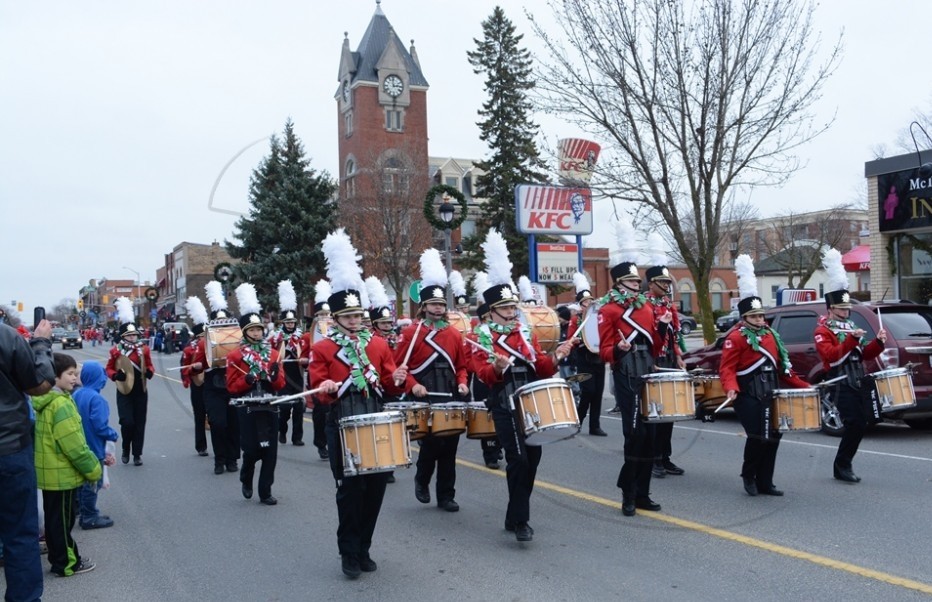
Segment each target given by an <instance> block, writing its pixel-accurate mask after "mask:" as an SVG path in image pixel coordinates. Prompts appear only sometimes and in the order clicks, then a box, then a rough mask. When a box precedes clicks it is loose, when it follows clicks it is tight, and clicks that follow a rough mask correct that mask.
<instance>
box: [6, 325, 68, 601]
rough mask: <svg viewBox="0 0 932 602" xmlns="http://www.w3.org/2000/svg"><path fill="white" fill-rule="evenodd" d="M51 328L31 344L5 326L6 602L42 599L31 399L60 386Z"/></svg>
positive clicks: (38, 329) (41, 330) (44, 329)
mask: <svg viewBox="0 0 932 602" xmlns="http://www.w3.org/2000/svg"><path fill="white" fill-rule="evenodd" d="M51 334H52V325H51V324H49V322H48V321H47V320H42V321H41V322H40V323H39V324H38V325H37V326H36V329H35V332H34V333H33V337H32V339H31V340H30V341H29V342H28V343H27V342H26V340H25V339H24V338H23V337H22V336H20V334H19V333H18V332H17V331H16V330H15V329H13V328H11V327H10V326H7V325H6V324H2V325H0V491H3V495H2V496H0V541H2V542H3V555H4V567H3V570H4V574H5V577H6V599H7V600H39V599H40V598H41V597H42V578H43V577H42V561H41V559H40V556H39V511H38V502H37V495H36V466H35V451H34V449H33V437H32V433H33V426H32V421H31V420H30V419H29V404H28V402H27V398H26V394H27V393H28V394H30V395H41V394H43V393H47V392H48V391H49V390H50V389H51V387H52V384H53V383H54V382H55V371H54V369H53V368H52V343H51V341H50V339H49V337H50V336H51Z"/></svg>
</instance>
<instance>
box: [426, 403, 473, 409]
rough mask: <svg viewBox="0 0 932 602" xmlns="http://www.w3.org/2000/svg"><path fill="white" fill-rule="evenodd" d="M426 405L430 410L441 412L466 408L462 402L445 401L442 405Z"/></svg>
mask: <svg viewBox="0 0 932 602" xmlns="http://www.w3.org/2000/svg"><path fill="white" fill-rule="evenodd" d="M427 405H429V406H430V407H431V408H438V409H443V410H465V409H466V408H467V407H468V406H467V405H466V403H465V402H462V401H446V402H444V403H429V404H427Z"/></svg>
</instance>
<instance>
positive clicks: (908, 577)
mask: <svg viewBox="0 0 932 602" xmlns="http://www.w3.org/2000/svg"><path fill="white" fill-rule="evenodd" d="M105 351H106V348H100V347H97V348H96V349H91V348H86V349H84V350H83V351H81V350H76V351H73V352H72V353H73V354H74V355H75V356H76V357H77V358H78V359H79V361H82V360H86V359H91V358H103V357H104V353H105ZM179 357H180V356H179V354H174V355H170V356H161V355H159V356H157V358H156V361H155V363H156V367H157V369H158V370H159V371H160V373H161V375H162V376H159V377H156V379H154V380H153V381H152V384H151V389H150V400H149V425H148V429H147V436H146V448H145V453H144V456H143V457H144V460H145V465H144V466H142V467H134V466H132V465H131V464H130V465H128V466H123V465H121V464H118V465H117V466H116V467H115V468H114V470H113V471H112V473H111V474H112V477H111V478H112V487H111V489H109V490H108V491H105V492H103V493H102V494H101V496H100V503H99V505H100V508H101V510H102V511H103V512H104V513H105V514H108V515H110V516H111V517H112V518H113V519H114V521H115V523H116V524H115V526H114V527H112V528H110V529H103V530H97V531H82V530H81V529H80V528H79V527H76V528H75V533H74V534H75V537H76V539H77V541H78V543H79V546H80V549H81V553H82V554H83V555H86V556H88V557H90V558H91V559H93V560H94V561H95V562H97V569H96V570H95V571H93V572H91V573H88V574H84V575H78V576H74V577H70V578H67V579H63V578H56V577H52V576H49V577H47V579H46V597H45V599H46V600H70V601H74V600H134V601H138V602H146V601H150V600H151V601H157V602H164V601H166V600H173V601H174V600H218V601H219V600H224V601H226V600H257V601H259V600H343V599H347V598H350V597H361V598H360V599H367V600H370V599H371V600H399V601H400V600H404V601H409V600H412V599H414V600H423V599H429V600H432V601H433V600H440V601H442V600H457V601H462V600H611V599H617V600H648V599H650V600H657V599H660V600H690V601H696V600H715V601H716V602H723V601H726V600H747V599H750V598H754V599H757V600H787V599H789V600H804V599H805V600H841V599H855V600H866V599H872V600H878V599H883V600H885V601H886V602H891V601H894V600H920V599H929V596H930V595H932V555H930V553H929V541H932V521H930V520H929V514H928V503H929V500H930V499H932V491H930V489H932V446H930V445H929V442H930V435H929V434H928V433H922V432H918V431H914V430H911V429H909V428H907V427H904V426H902V425H880V426H879V427H878V428H876V429H874V430H873V431H872V432H871V433H870V434H868V436H867V437H866V438H865V440H864V442H863V443H862V446H861V451H860V453H859V454H858V457H857V458H856V459H855V470H856V471H857V473H858V474H859V475H860V476H861V477H862V478H863V482H861V483H860V484H858V485H849V484H843V483H841V482H838V481H835V480H834V479H833V478H832V459H833V457H834V453H835V447H836V446H837V440H836V439H833V438H830V437H827V436H825V435H822V434H819V433H798V434H790V435H787V436H785V437H784V439H783V443H782V444H781V447H780V453H779V455H778V458H777V469H776V475H775V481H776V484H777V486H778V487H780V488H782V489H784V490H785V491H786V496H785V497H781V498H775V497H768V496H759V497H756V498H751V497H748V496H747V495H746V494H745V493H744V491H743V489H742V487H741V480H740V478H739V476H738V472H739V470H740V463H741V453H742V449H743V444H744V436H743V432H742V430H741V428H740V425H739V424H738V423H737V421H736V420H735V419H734V416H733V415H729V414H727V413H726V414H725V415H724V416H723V417H722V418H720V419H719V420H718V421H717V422H715V423H711V424H701V423H698V422H693V421H688V422H680V423H677V426H676V428H675V429H674V438H673V446H674V458H673V459H674V461H675V462H676V463H677V464H679V465H681V466H682V467H683V468H685V469H686V474H685V475H683V476H667V477H666V478H664V479H655V480H654V481H653V484H652V497H653V498H654V499H655V500H656V501H658V502H659V503H661V504H662V505H663V510H662V512H659V513H651V512H644V511H638V515H637V516H636V517H631V518H628V517H624V516H622V514H621V510H620V502H621V495H620V491H619V490H618V489H617V488H616V487H615V480H616V477H617V474H618V469H619V468H620V464H621V447H622V436H621V426H620V424H619V422H618V420H617V419H616V418H615V417H613V416H609V415H605V416H603V421H602V423H603V428H604V429H605V430H606V431H608V433H609V436H608V437H603V438H597V437H589V436H588V435H579V436H577V437H575V438H573V439H570V440H566V441H561V442H557V443H553V444H551V445H548V446H546V447H545V448H544V455H543V461H542V463H541V466H540V471H539V473H538V480H537V487H536V489H535V492H534V495H533V496H532V498H531V525H532V526H533V527H534V528H535V531H536V533H535V536H534V541H533V542H530V543H526V544H522V543H518V542H516V541H515V539H514V536H513V534H511V533H507V532H505V531H504V530H503V528H502V523H503V519H504V511H505V504H506V501H507V491H506V484H505V480H504V478H503V477H504V473H503V471H501V470H499V471H493V470H489V469H487V468H485V466H484V464H483V463H482V460H481V453H480V450H479V445H478V443H477V442H475V441H470V440H466V439H465V438H464V439H463V440H462V441H461V443H460V461H459V466H458V468H457V476H458V479H457V495H456V499H457V501H458V502H459V504H460V506H461V507H462V510H461V511H460V512H459V513H456V514H450V513H446V512H443V511H440V510H438V509H437V508H436V507H435V506H434V505H422V504H420V503H418V502H417V501H416V500H415V499H414V492H413V489H414V486H413V476H414V471H413V470H411V469H408V470H404V469H402V470H398V471H396V475H397V483H395V484H391V485H389V486H388V487H389V489H388V492H387V494H386V499H385V503H384V506H383V508H382V514H381V517H380V520H379V525H378V528H377V530H376V534H375V541H374V545H373V549H372V555H373V558H374V559H375V560H376V561H377V562H378V564H379V570H378V571H377V572H375V573H372V574H364V575H363V576H362V577H361V578H360V579H358V580H356V581H347V580H346V579H345V578H344V577H343V575H342V573H341V571H340V561H339V556H338V554H337V547H336V536H335V532H336V506H335V504H334V485H333V479H332V477H331V475H330V472H329V467H328V466H327V463H326V462H322V461H320V460H318V459H317V454H316V451H315V449H314V448H313V447H312V446H310V445H308V446H305V447H294V446H292V445H290V444H289V445H284V446H281V447H280V448H279V461H278V468H277V471H276V483H275V486H274V488H273V492H274V494H275V496H276V497H277V498H278V499H279V504H278V506H275V507H266V506H262V505H260V504H259V503H258V501H257V499H256V498H253V499H252V500H248V501H247V500H245V499H243V498H242V496H241V495H240V491H239V490H240V485H239V481H238V479H237V476H236V475H234V474H224V475H221V476H215V475H214V474H213V471H212V469H213V462H212V459H211V458H201V457H198V456H197V455H196V454H195V452H194V443H193V432H192V417H191V410H190V403H189V401H188V395H187V392H186V391H185V390H184V389H182V387H181V385H180V384H179V383H178V382H177V381H176V380H174V378H176V377H177V372H171V373H166V372H165V370H164V368H165V367H168V366H175V365H177V363H178V360H179ZM164 375H168V377H167V378H166V377H165V376H164ZM105 395H106V396H107V397H108V399H110V400H111V402H113V401H114V399H115V391H114V389H113V387H112V385H108V387H107V389H106V390H105ZM611 405H612V404H611V403H609V402H608V400H607V399H606V403H605V405H604V407H605V409H608V408H610V407H611ZM111 407H112V411H113V415H112V423H113V424H114V425H116V410H115V404H113V403H111ZM306 426H307V429H308V431H309V430H310V423H307V425H306ZM585 430H586V428H585V426H584V429H583V432H585ZM308 438H309V437H308ZM414 449H415V450H416V449H417V448H416V446H415V448H414ZM432 490H433V487H432ZM46 568H47V566H46Z"/></svg>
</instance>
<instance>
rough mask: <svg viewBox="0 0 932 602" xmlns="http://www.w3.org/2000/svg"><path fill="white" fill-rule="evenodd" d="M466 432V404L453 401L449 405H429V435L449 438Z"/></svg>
mask: <svg viewBox="0 0 932 602" xmlns="http://www.w3.org/2000/svg"><path fill="white" fill-rule="evenodd" d="M465 432H466V404H465V403H462V402H459V401H453V402H450V403H432V404H430V434H431V435H433V436H435V437H450V436H452V435H460V434H462V433H465Z"/></svg>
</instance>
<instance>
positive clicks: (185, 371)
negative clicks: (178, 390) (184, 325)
mask: <svg viewBox="0 0 932 602" xmlns="http://www.w3.org/2000/svg"><path fill="white" fill-rule="evenodd" d="M197 342H198V339H195V340H193V341H191V342H190V343H188V344H187V345H185V346H184V349H182V350H181V365H182V366H189V365H191V364H193V363H194V358H195V356H196V355H197ZM191 375H192V372H191V368H182V369H181V384H182V385H184V388H185V389H187V388H188V387H190V386H191Z"/></svg>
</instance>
